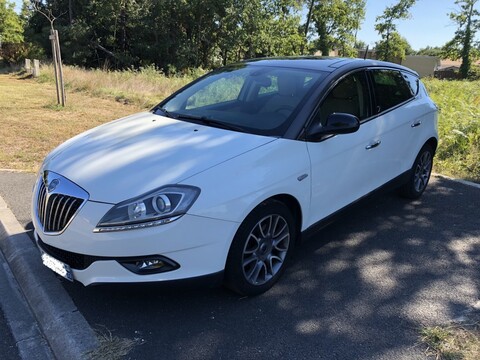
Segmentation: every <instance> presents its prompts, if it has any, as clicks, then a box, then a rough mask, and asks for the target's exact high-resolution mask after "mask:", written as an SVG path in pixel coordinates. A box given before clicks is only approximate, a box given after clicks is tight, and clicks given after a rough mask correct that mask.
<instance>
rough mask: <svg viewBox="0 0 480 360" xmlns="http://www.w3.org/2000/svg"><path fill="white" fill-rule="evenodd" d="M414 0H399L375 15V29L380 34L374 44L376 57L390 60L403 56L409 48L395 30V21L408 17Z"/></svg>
mask: <svg viewBox="0 0 480 360" xmlns="http://www.w3.org/2000/svg"><path fill="white" fill-rule="evenodd" d="M415 2H416V0H399V1H398V2H397V3H396V4H394V5H392V6H387V7H386V8H385V10H384V12H383V14H382V15H380V16H377V18H376V23H375V30H376V31H377V32H378V34H379V35H380V36H381V40H380V41H379V42H377V44H376V53H377V58H378V59H380V60H386V61H392V60H394V59H396V58H398V57H400V59H402V60H403V59H404V58H405V54H406V52H408V50H409V49H407V48H405V46H406V45H407V44H408V42H406V41H405V39H404V38H402V37H401V36H400V34H399V33H398V32H397V25H396V21H398V20H402V19H408V18H410V16H411V15H410V8H411V7H412V6H413V5H414V4H415Z"/></svg>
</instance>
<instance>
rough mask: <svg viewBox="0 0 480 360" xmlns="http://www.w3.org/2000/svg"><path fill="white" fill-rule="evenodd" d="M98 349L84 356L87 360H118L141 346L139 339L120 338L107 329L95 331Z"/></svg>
mask: <svg viewBox="0 0 480 360" xmlns="http://www.w3.org/2000/svg"><path fill="white" fill-rule="evenodd" d="M96 334H97V339H98V345H99V346H98V348H97V349H95V350H94V351H93V352H91V353H89V354H87V355H86V359H87V360H120V359H124V358H125V356H127V355H128V353H129V352H130V351H132V349H133V348H134V347H135V346H137V345H141V341H140V339H134V340H132V339H126V338H120V337H118V336H115V335H113V334H112V332H111V331H109V330H108V329H102V330H101V331H100V330H96Z"/></svg>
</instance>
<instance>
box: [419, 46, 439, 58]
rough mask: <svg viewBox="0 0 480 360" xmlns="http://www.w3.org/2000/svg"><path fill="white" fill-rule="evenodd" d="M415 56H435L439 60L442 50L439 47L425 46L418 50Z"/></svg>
mask: <svg viewBox="0 0 480 360" xmlns="http://www.w3.org/2000/svg"><path fill="white" fill-rule="evenodd" d="M415 54H416V55H427V56H436V57H439V58H441V57H442V56H443V49H442V48H441V47H439V46H427V47H425V48H422V49H420V50H418V51H417V52H416V53H415Z"/></svg>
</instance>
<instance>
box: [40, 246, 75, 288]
mask: <svg viewBox="0 0 480 360" xmlns="http://www.w3.org/2000/svg"><path fill="white" fill-rule="evenodd" d="M42 261H43V265H45V266H46V267H48V268H49V269H50V270H52V271H54V272H55V273H57V274H58V275H60V276H63V277H64V278H65V279H67V280H69V281H73V273H72V269H71V268H70V265H67V264H65V263H63V262H61V261H60V260H57V259H55V258H54V257H51V256H50V255H48V254H46V253H44V252H42Z"/></svg>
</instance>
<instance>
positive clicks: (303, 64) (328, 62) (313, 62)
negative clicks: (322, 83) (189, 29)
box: [242, 56, 418, 75]
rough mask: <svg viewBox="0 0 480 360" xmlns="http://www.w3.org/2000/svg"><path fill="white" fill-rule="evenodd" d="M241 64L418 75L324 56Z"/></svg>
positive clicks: (382, 63)
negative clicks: (370, 69)
mask: <svg viewBox="0 0 480 360" xmlns="http://www.w3.org/2000/svg"><path fill="white" fill-rule="evenodd" d="M242 63H243V64H248V65H253V66H255V65H258V66H269V67H272V66H273V67H290V68H297V69H305V70H320V71H326V72H333V71H335V70H337V69H340V68H342V69H343V70H353V69H357V68H364V67H387V68H394V69H398V70H404V71H408V72H410V73H412V74H415V75H418V74H417V73H416V72H415V71H413V70H412V69H409V68H407V67H405V66H402V65H398V64H395V63H391V62H386V61H378V60H371V59H365V60H364V59H355V58H340V57H325V56H323V57H322V56H299V57H274V58H259V59H251V60H245V61H243V62H242Z"/></svg>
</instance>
